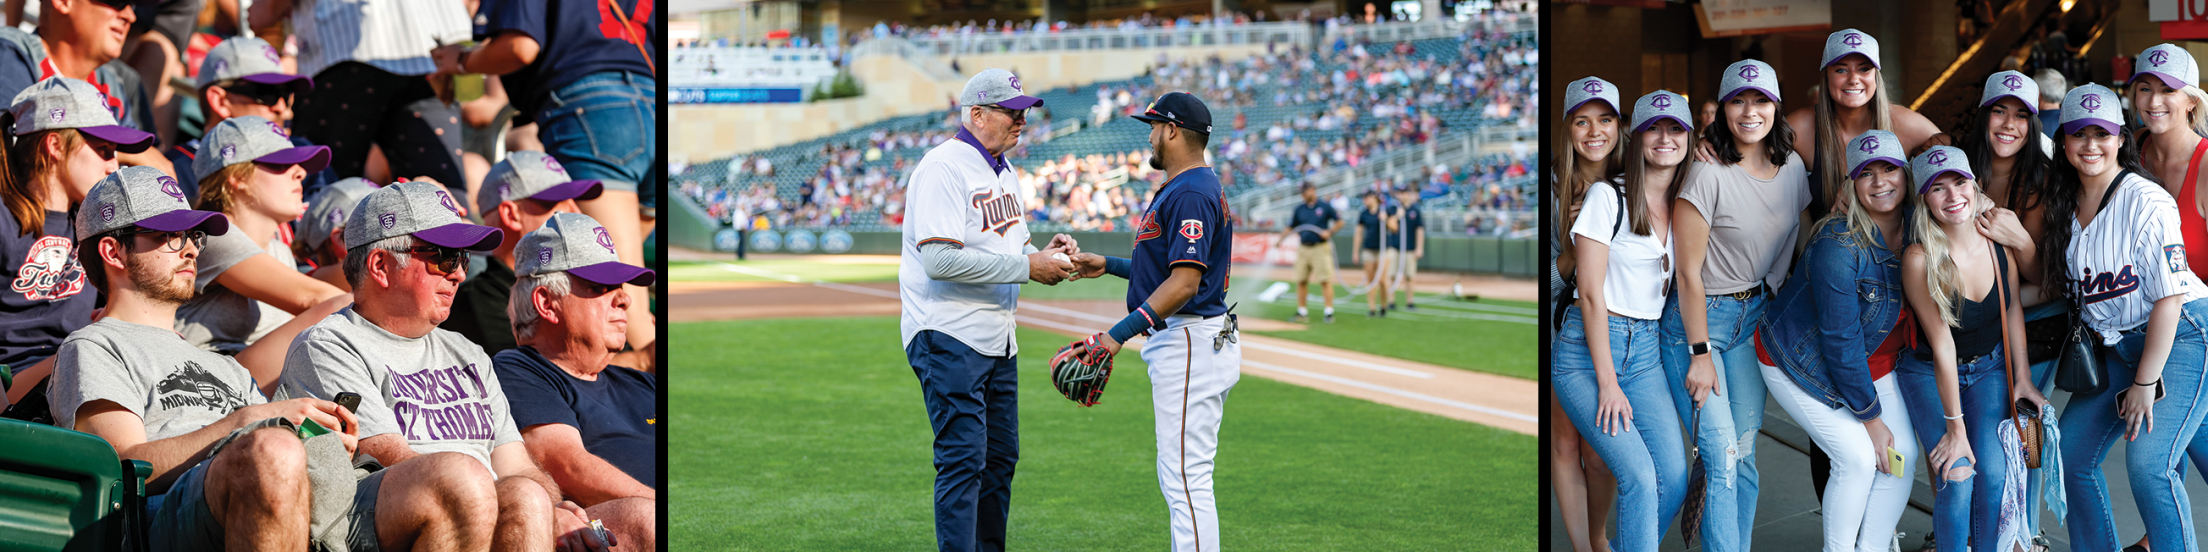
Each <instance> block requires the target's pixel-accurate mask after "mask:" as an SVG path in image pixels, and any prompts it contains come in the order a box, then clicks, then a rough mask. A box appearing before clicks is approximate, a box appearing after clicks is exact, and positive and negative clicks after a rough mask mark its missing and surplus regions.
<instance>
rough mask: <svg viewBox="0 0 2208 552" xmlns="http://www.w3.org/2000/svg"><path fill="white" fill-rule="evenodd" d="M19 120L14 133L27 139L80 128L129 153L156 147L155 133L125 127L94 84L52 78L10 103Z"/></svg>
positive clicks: (12, 111)
mask: <svg viewBox="0 0 2208 552" xmlns="http://www.w3.org/2000/svg"><path fill="white" fill-rule="evenodd" d="M8 113H9V114H10V115H13V116H14V117H15V123H14V126H13V128H12V131H13V132H14V133H15V135H16V136H23V135H27V134H30V133H33V132H38V131H42V130H59V129H65V128H73V129H77V132H82V133H84V134H87V135H90V136H92V137H93V138H98V139H101V140H105V141H107V142H108V143H112V144H115V149H117V150H120V151H123V152H126V153H137V152H141V151H145V150H146V148H148V147H152V146H153V133H150V132H146V131H143V130H138V129H135V128H130V127H127V126H123V125H122V123H121V122H118V121H116V120H115V112H113V111H108V109H107V100H106V96H103V95H101V94H100V89H98V88H93V87H92V84H91V83H87V82H84V81H81V80H77V79H72V78H68V77H50V78H47V79H46V80H42V81H38V82H37V83H36V84H32V85H31V86H30V87H29V88H25V89H23V91H22V92H18V93H16V94H15V101H13V102H10V103H9V104H8Z"/></svg>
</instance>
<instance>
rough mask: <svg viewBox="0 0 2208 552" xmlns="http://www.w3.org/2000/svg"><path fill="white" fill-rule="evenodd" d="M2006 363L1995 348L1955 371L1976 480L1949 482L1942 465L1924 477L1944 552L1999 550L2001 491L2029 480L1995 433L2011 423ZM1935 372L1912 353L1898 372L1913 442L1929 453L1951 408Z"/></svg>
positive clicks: (1935, 530) (1899, 361) (1897, 363)
mask: <svg viewBox="0 0 2208 552" xmlns="http://www.w3.org/2000/svg"><path fill="white" fill-rule="evenodd" d="M2006 359H2007V356H2006V355H2004V354H2003V351H2001V350H2000V349H1999V348H1998V347H1996V348H1995V350H1994V351H1993V352H1991V353H1987V354H1986V355H1984V356H1980V357H1978V358H1976V359H1962V360H1964V361H1966V362H1965V363H1961V364H1957V365H1956V366H1955V372H1956V381H1955V384H1956V386H1955V391H1956V393H1957V397H1956V398H1957V399H1960V400H1961V402H1962V404H1960V405H1958V406H1959V408H1958V409H1957V410H1958V411H1960V412H1962V413H1963V427H1964V429H1965V431H1967V432H1968V433H1969V435H1967V436H1965V441H1966V442H1967V443H1969V444H1970V450H1971V453H1972V456H1973V457H1975V460H1973V462H1974V465H1973V466H1971V470H1972V475H1971V478H1970V479H1968V480H1965V481H1956V482H1949V481H1947V480H1946V479H1945V478H1944V476H1945V474H1943V473H1941V472H1940V470H1939V467H1938V466H1926V467H1925V469H1924V473H1927V474H1931V479H1932V489H1933V492H1934V494H1933V497H1934V498H1933V504H1934V506H1933V508H1932V529H1933V534H1935V535H1938V536H1939V546H1940V550H1942V551H1943V552H1946V551H1966V550H1994V549H1995V546H1994V543H1993V538H1994V537H1995V536H1996V535H1995V533H1996V532H1997V531H1999V530H2000V522H2001V488H2002V487H2003V486H2004V485H2006V484H2007V482H2008V478H2009V477H2011V476H2025V475H2028V472H2025V471H2022V470H2021V469H2012V468H2023V466H2013V467H2012V466H2009V465H2008V459H2007V457H2006V456H2005V455H2003V454H2002V453H2001V448H2000V444H2001V441H2000V437H1999V435H2000V433H1999V432H1998V431H1996V430H1997V429H1999V428H2000V424H2001V421H2002V420H2005V419H2008V418H2009V408H2010V406H2009V385H2008V378H2009V373H2008V370H2007V369H2006V368H2005V366H2004V365H2003V364H2002V363H2003V362H2007V360H2006ZM1936 371H1937V368H1936V367H1935V366H1933V364H1932V363H1930V362H1926V361H1922V360H1917V357H1916V356H1915V355H1913V354H1903V355H1901V358H1899V359H1896V360H1895V362H1894V373H1895V375H1896V376H1899V377H1900V378H1901V382H1900V383H1901V396H1902V399H1903V400H1904V401H1907V402H1908V403H1909V421H1910V425H1911V426H1913V427H1914V429H1915V430H1916V435H1914V436H1911V437H1912V438H1915V439H1916V440H1917V445H1918V446H1920V447H1923V450H1924V451H1926V452H1927V453H1929V452H1931V450H1932V449H1933V448H1934V447H1938V446H1939V445H1940V440H1941V439H1944V438H1946V437H1947V418H1946V415H1947V408H1946V405H1945V404H1944V403H1942V402H1941V401H1940V384H1939V379H1938V378H1939V376H1938V375H1937V374H1936ZM1895 437H1896V438H1901V436H1898V435H1897V436H1895ZM2036 506H2037V505H2036V504H2035V505H2034V507H2036Z"/></svg>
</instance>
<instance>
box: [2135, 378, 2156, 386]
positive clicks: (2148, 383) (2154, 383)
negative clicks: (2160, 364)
mask: <svg viewBox="0 0 2208 552" xmlns="http://www.w3.org/2000/svg"><path fill="white" fill-rule="evenodd" d="M2161 383H2162V378H2154V381H2150V382H2146V383H2139V382H2132V385H2136V386H2140V387H2154V386H2156V385H2160V384H2161Z"/></svg>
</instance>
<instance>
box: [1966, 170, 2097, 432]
mask: <svg viewBox="0 0 2208 552" xmlns="http://www.w3.org/2000/svg"><path fill="white" fill-rule="evenodd" d="M2112 191H2113V190H2112ZM2003 253H2004V252H2003V251H2002V250H2001V244H1998V243H1996V244H1993V290H1994V294H1995V298H1997V299H2000V301H2001V302H2000V303H1999V304H1998V305H1997V306H1998V307H1999V308H2000V309H2001V345H2000V346H2001V352H2002V353H2003V354H2004V355H2007V354H2008V353H2012V352H2014V351H2015V349H2014V348H2012V347H2011V345H2014V344H2016V343H2018V342H2017V341H2016V340H2017V339H2019V338H2018V337H2017V336H2016V334H2015V333H2013V332H2011V331H2009V330H2010V327H2009V291H2008V289H2009V285H2008V284H2009V277H2008V272H2009V263H2008V259H2006V258H2005V257H2006V256H2005V255H2003ZM2015 360H2016V359H2012V358H2008V357H2006V356H2004V357H2002V359H2001V368H2002V373H2004V374H2007V375H2008V382H2007V383H2008V385H2007V386H2003V387H2008V386H2014V385H2016V362H2015ZM2010 393H2011V394H2012V396H2013V394H2014V393H2015V390H2013V389H2012V390H2010ZM2008 410H2009V419H2010V420H2014V423H2015V424H2016V430H2017V431H2019V432H2021V431H2024V420H2023V419H2022V418H2023V416H2022V415H2021V414H2020V413H2018V412H2017V411H2016V405H2013V404H2012V405H2009V408H2008Z"/></svg>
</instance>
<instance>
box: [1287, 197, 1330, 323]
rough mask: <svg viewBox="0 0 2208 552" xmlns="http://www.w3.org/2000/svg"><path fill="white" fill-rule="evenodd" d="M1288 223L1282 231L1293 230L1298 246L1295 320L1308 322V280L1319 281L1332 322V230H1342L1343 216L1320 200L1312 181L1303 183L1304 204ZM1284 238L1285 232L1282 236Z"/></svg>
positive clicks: (1289, 231) (1309, 314)
mask: <svg viewBox="0 0 2208 552" xmlns="http://www.w3.org/2000/svg"><path fill="white" fill-rule="evenodd" d="M1288 225H1289V227H1288V229H1287V230H1285V231H1283V232H1282V233H1283V234H1294V235H1295V236H1296V237H1297V238H1298V239H1299V240H1300V241H1299V243H1301V247H1298V248H1297V249H1296V265H1295V280H1296V317H1295V319H1294V321H1295V322H1298V323H1301V322H1308V321H1310V319H1311V312H1310V309H1308V308H1307V307H1306V305H1308V304H1309V300H1310V295H1311V292H1310V287H1311V281H1312V280H1313V279H1316V280H1318V281H1319V288H1320V289H1321V290H1324V292H1325V294H1326V312H1325V314H1326V317H1325V320H1326V323H1328V324H1332V323H1334V242H1333V238H1334V233H1335V232H1339V231H1341V230H1342V217H1341V216H1340V215H1338V214H1336V213H1335V212H1334V207H1333V206H1331V205H1327V204H1325V203H1321V202H1319V190H1318V188H1316V187H1313V186H1312V185H1311V183H1309V182H1305V183H1303V204H1302V205H1297V206H1296V211H1295V213H1294V214H1293V215H1290V217H1289V223H1288ZM1281 237H1282V238H1283V239H1285V238H1287V237H1288V236H1281Z"/></svg>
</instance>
